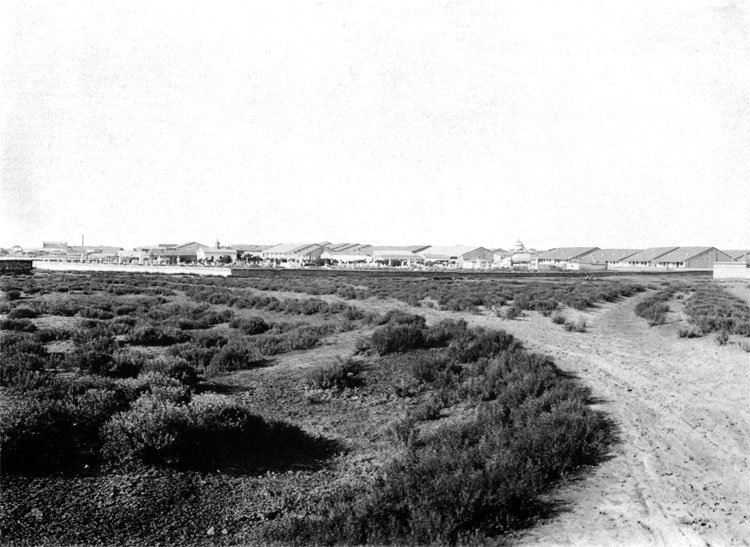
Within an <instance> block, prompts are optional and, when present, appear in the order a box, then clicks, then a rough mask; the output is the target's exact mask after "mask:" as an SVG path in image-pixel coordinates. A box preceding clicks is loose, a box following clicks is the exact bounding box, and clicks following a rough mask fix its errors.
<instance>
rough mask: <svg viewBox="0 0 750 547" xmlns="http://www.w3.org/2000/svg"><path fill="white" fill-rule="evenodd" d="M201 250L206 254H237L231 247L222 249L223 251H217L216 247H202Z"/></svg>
mask: <svg viewBox="0 0 750 547" xmlns="http://www.w3.org/2000/svg"><path fill="white" fill-rule="evenodd" d="M200 250H201V251H203V252H204V253H205V254H225V255H231V254H237V251H236V250H235V249H230V248H229V247H222V248H221V249H217V248H216V247H201V249H200Z"/></svg>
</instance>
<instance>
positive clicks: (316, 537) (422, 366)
mask: <svg viewBox="0 0 750 547" xmlns="http://www.w3.org/2000/svg"><path fill="white" fill-rule="evenodd" d="M412 353H414V354H418V355H421V356H422V358H421V359H419V360H417V361H415V363H419V364H417V365H415V366H414V368H413V369H412V372H411V374H413V375H414V377H415V378H418V379H419V381H420V382H421V383H422V384H423V385H424V386H425V388H429V389H430V391H429V393H431V395H430V396H428V397H427V398H426V399H425V400H424V401H423V402H422V403H421V404H419V405H418V406H416V407H415V408H414V410H413V411H411V412H410V413H409V414H408V415H407V416H405V417H404V418H402V419H399V420H397V421H395V422H393V423H392V424H391V425H390V431H391V432H392V438H393V439H394V442H396V443H397V444H398V446H399V450H398V451H397V452H396V454H395V455H394V458H393V459H392V460H391V461H390V462H389V463H388V464H387V465H386V467H385V468H384V469H383V470H382V472H381V473H379V474H377V477H376V478H375V479H373V480H372V481H369V482H368V481H365V482H364V483H362V484H359V483H357V484H354V485H352V486H351V488H341V489H338V490H335V491H334V492H332V493H331V495H330V498H329V499H326V500H325V502H324V505H325V507H327V508H328V509H327V510H326V511H325V513H324V514H323V515H322V516H321V517H319V518H316V519H289V520H288V521H285V522H284V529H285V531H284V532H281V531H280V529H274V537H275V538H277V539H279V538H282V539H283V538H287V539H288V538H290V537H295V538H296V540H297V541H301V542H310V543H316V542H317V543H337V542H340V543H346V544H363V543H374V544H385V543H402V542H407V543H418V544H432V543H448V544H456V543H459V542H461V541H464V540H467V539H469V538H474V539H476V538H478V537H481V536H484V535H493V534H497V533H502V532H504V531H507V530H510V529H512V528H514V527H516V526H519V525H522V524H524V523H525V522H527V519H528V518H530V517H531V515H533V514H534V507H535V505H536V503H537V499H538V496H539V495H540V494H541V493H543V492H544V491H545V490H546V489H547V488H549V485H550V484H551V482H552V481H554V480H555V479H557V478H559V477H561V476H564V475H565V474H567V473H569V472H571V471H573V470H574V469H576V468H577V467H578V466H581V465H586V464H590V463H594V462H595V461H597V458H599V457H601V456H602V455H604V454H605V453H606V451H607V448H608V443H609V442H610V435H611V425H610V424H609V422H608V421H607V420H606V419H605V418H604V417H603V415H602V414H601V413H599V412H597V411H593V410H591V409H590V408H589V407H588V398H589V392H588V390H587V389H586V388H583V387H581V386H580V385H578V384H577V383H576V382H575V381H573V380H572V379H570V378H568V377H566V376H565V375H563V374H561V373H560V372H559V371H558V370H557V369H556V368H555V366H554V364H553V362H552V361H551V359H550V358H548V357H543V356H539V355H535V354H531V353H528V352H526V351H525V350H523V348H522V347H521V345H520V344H519V343H518V342H517V341H516V340H515V339H514V338H513V337H512V336H510V335H508V334H506V333H503V332H495V331H484V330H476V329H465V330H463V331H461V333H457V334H456V336H455V337H454V338H453V339H451V340H450V341H449V344H448V351H447V352H445V351H444V350H443V351H441V352H439V353H438V350H435V349H433V350H429V349H422V350H419V351H417V352H411V353H405V354H399V355H395V356H390V355H386V356H384V357H380V359H381V360H386V361H393V362H394V366H398V367H403V366H404V364H406V363H407V362H408V361H407V356H408V355H411V354H412ZM431 354H434V355H435V356H434V357H432V358H431V357H428V356H429V355H431ZM396 363H398V365H396ZM392 370H393V369H392ZM434 390H437V391H434ZM459 402H462V403H463V404H467V403H472V404H476V405H477V407H476V408H477V411H476V413H475V414H474V416H473V417H471V418H469V417H467V418H465V419H463V420H459V421H451V422H448V423H445V424H443V425H438V427H436V428H435V427H431V428H429V429H423V428H421V427H420V424H421V423H423V422H426V421H431V420H436V419H439V418H440V417H441V415H442V409H443V408H445V405H448V404H451V403H459ZM438 424H439V422H438Z"/></svg>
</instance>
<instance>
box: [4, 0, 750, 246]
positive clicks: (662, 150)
mask: <svg viewBox="0 0 750 547" xmlns="http://www.w3.org/2000/svg"><path fill="white" fill-rule="evenodd" d="M748 28H750V4H749V3H740V2H728V3H716V2H712V1H709V0H665V1H662V2H651V1H648V0H634V1H632V2H617V3H602V2H596V1H594V0H574V1H572V2H565V3H559V2H553V1H541V2H535V3H526V2H520V1H503V2H465V3H461V2H459V3H450V4H440V3H436V2H431V1H426V0H415V1H414V2H408V3H404V2H396V1H383V2H377V3H367V4H366V3H362V2H302V1H298V2H289V3H283V4H277V3H267V2H258V3H246V2H227V3H222V4H221V5H219V6H215V5H209V4H206V3H198V2H189V1H187V2H180V3H176V2H170V1H165V2H158V3H153V2H145V1H140V0H133V1H128V2H125V1H123V0H114V1H112V2H106V3H100V2H95V1H93V0H82V1H81V2H77V3H76V4H75V8H71V6H69V5H68V4H66V3H31V2H27V1H24V0H10V1H9V2H6V3H4V4H3V7H2V8H0V246H3V247H9V246H11V245H14V244H20V245H22V246H27V247H31V246H40V245H41V243H42V241H44V240H50V239H58V240H63V241H67V242H68V243H70V244H71V245H77V244H79V243H80V238H81V234H85V238H86V243H87V244H91V245H118V246H122V247H124V248H126V249H129V248H133V247H135V246H138V245H147V244H157V243H162V242H168V243H184V242H187V241H201V242H204V243H207V244H213V242H215V240H216V239H217V238H218V239H219V240H220V241H221V242H222V243H226V244H231V243H267V244H273V243H279V242H305V241H311V240H312V241H316V240H319V238H325V239H326V240H330V241H342V242H343V241H351V242H360V243H371V244H375V245H388V244H394V245H395V244H402V245H406V244H411V243H415V244H416V243H420V244H421V243H424V244H435V245H437V244H446V245H448V244H458V243H461V244H470V245H474V244H476V245H490V246H493V245H498V246H506V245H510V244H511V243H513V242H514V241H515V240H516V239H521V240H523V241H524V243H526V244H527V245H528V246H529V247H536V248H542V249H544V248H553V247H564V246H577V245H596V246H599V247H602V248H604V247H611V248H633V247H635V248H645V247H657V246H664V245H705V246H715V247H718V248H720V249H721V248H728V249H742V248H749V247H750V214H749V213H750V154H748V150H750V33H748V32H747V29H748Z"/></svg>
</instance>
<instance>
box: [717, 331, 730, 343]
mask: <svg viewBox="0 0 750 547" xmlns="http://www.w3.org/2000/svg"><path fill="white" fill-rule="evenodd" d="M728 342H729V333H728V332H727V331H725V330H722V331H719V332H717V333H716V343H717V344H719V345H720V346H726V345H727V343H728Z"/></svg>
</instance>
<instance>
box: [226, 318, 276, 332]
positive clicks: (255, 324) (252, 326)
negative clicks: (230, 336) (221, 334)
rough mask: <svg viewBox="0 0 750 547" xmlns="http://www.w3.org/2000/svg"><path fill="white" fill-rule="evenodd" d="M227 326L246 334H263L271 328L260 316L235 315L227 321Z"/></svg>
mask: <svg viewBox="0 0 750 547" xmlns="http://www.w3.org/2000/svg"><path fill="white" fill-rule="evenodd" d="M229 326H230V327H232V328H233V329H240V330H241V331H242V332H244V333H245V334H248V335H254V334H263V333H264V332H266V331H268V330H270V329H271V325H269V324H268V323H266V322H265V320H264V319H263V318H262V317H235V318H234V319H232V320H231V321H230V322H229Z"/></svg>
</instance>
